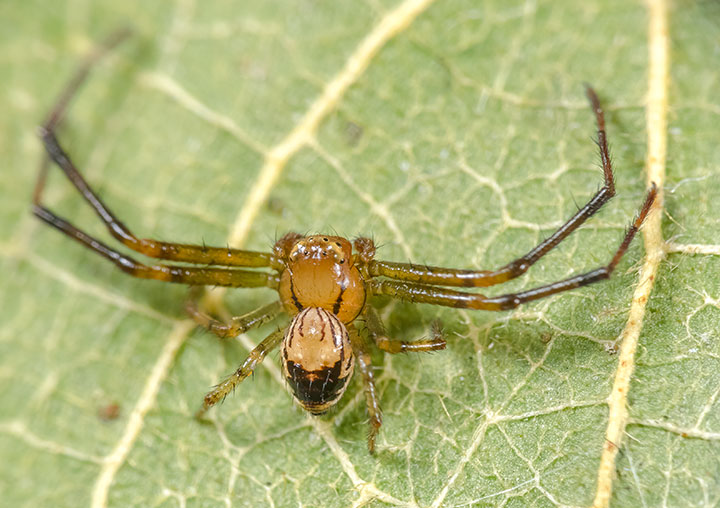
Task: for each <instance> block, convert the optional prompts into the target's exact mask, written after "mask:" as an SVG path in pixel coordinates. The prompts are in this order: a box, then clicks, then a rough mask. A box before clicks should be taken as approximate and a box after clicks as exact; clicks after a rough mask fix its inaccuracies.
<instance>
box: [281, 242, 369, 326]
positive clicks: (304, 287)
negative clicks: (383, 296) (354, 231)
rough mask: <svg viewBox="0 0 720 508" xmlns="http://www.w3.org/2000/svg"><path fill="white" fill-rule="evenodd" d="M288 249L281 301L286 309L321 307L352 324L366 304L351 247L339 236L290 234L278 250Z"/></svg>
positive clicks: (282, 278)
mask: <svg viewBox="0 0 720 508" xmlns="http://www.w3.org/2000/svg"><path fill="white" fill-rule="evenodd" d="M284 251H285V252H287V254H285V256H286V261H285V262H286V266H285V269H284V270H283V271H282V273H281V274H280V286H279V287H278V292H279V293H280V300H281V301H282V303H283V307H284V308H285V312H287V313H288V314H290V315H293V314H296V313H298V312H300V311H301V310H303V309H304V308H306V307H322V308H323V309H325V310H327V311H330V312H332V313H333V314H335V315H336V316H337V317H338V319H340V321H342V322H343V323H351V322H352V321H353V320H354V319H355V318H356V317H357V316H358V314H360V311H362V308H363V307H364V306H365V297H366V291H365V284H364V283H363V277H362V275H361V274H360V271H359V270H358V267H357V266H356V264H355V262H354V259H353V254H352V246H351V245H350V242H348V241H347V240H346V239H345V238H342V237H339V236H324V235H312V236H307V237H302V236H300V235H297V234H296V233H289V234H287V235H285V236H284V237H283V238H281V239H280V241H278V243H277V244H276V248H275V252H284Z"/></svg>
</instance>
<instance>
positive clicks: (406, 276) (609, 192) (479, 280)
mask: <svg viewBox="0 0 720 508" xmlns="http://www.w3.org/2000/svg"><path fill="white" fill-rule="evenodd" d="M585 92H586V94H587V97H588V99H589V100H590V106H591V107H592V110H593V113H595V121H596V123H597V144H598V147H599V148H600V160H601V162H602V168H603V176H604V184H603V186H602V187H601V188H600V189H599V190H598V191H597V192H596V193H595V195H594V196H593V197H592V198H590V201H588V202H587V203H586V204H585V206H583V207H582V208H580V209H579V210H578V211H577V212H575V215H573V216H572V217H570V219H568V221H567V222H565V224H563V225H562V226H560V227H559V228H558V229H557V230H556V231H555V232H554V233H553V234H551V235H550V236H549V237H547V238H546V239H545V240H543V241H542V242H540V244H539V245H537V246H536V247H534V248H533V249H532V250H531V251H530V252H528V253H527V254H525V255H523V256H520V257H519V258H517V259H515V260H513V261H511V262H509V263H508V264H506V265H505V266H503V267H500V268H498V269H497V270H462V269H454V268H442V267H435V266H424V265H415V264H412V263H393V262H389V261H375V260H372V261H370V262H369V263H368V266H367V268H366V269H367V270H368V272H369V276H370V277H389V278H391V279H396V280H402V281H407V282H416V283H419V284H432V285H439V286H453V287H488V286H494V285H496V284H502V283H503V282H507V281H508V280H511V279H515V278H517V277H519V276H521V275H522V274H524V273H525V272H527V271H528V269H529V268H530V267H531V266H532V265H533V264H535V263H536V262H537V261H538V260H539V259H540V258H542V257H543V256H544V255H545V254H547V253H548V252H550V251H551V250H552V249H554V248H555V247H556V246H557V245H558V244H559V243H560V242H562V241H563V240H564V239H565V238H567V237H568V236H569V235H570V234H571V233H572V232H573V231H575V230H576V229H577V228H579V227H580V226H581V225H582V224H583V223H584V222H585V221H586V220H587V219H589V218H590V217H592V216H593V215H594V214H595V213H596V212H597V211H598V210H600V208H602V206H603V205H604V204H605V203H607V202H608V201H609V200H610V198H612V197H613V196H614V195H615V177H614V175H613V171H612V164H611V162H610V154H609V151H608V145H607V136H606V133H605V113H604V112H603V109H602V106H601V105H600V99H598V96H597V94H596V93H595V90H593V89H592V87H590V86H589V85H586V86H585Z"/></svg>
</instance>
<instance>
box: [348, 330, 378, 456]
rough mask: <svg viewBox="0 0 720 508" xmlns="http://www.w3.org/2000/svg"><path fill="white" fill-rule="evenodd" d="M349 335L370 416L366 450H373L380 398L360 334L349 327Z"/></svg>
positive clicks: (366, 349) (371, 451)
mask: <svg viewBox="0 0 720 508" xmlns="http://www.w3.org/2000/svg"><path fill="white" fill-rule="evenodd" d="M348 331H349V334H348V335H349V337H350V344H351V345H352V349H353V354H354V355H355V362H356V363H355V365H356V366H357V368H358V369H359V370H360V374H361V375H362V378H363V390H364V392H365V403H366V404H367V410H368V416H369V417H370V431H369V432H368V450H370V453H374V452H375V436H377V433H378V431H379V430H380V426H381V425H382V410H381V409H380V400H379V397H378V394H377V391H376V388H375V376H374V374H373V367H372V363H371V361H370V352H369V351H368V347H367V344H366V343H365V341H364V340H363V338H362V336H361V335H360V334H359V333H358V332H357V329H355V327H350V329H349V330H348Z"/></svg>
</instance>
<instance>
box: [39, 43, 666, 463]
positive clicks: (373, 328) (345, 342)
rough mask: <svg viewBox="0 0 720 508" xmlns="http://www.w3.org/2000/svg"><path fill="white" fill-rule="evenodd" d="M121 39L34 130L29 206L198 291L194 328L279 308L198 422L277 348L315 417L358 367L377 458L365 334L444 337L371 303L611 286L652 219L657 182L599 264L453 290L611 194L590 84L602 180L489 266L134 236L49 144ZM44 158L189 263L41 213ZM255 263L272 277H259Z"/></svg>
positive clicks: (493, 273) (510, 272)
mask: <svg viewBox="0 0 720 508" xmlns="http://www.w3.org/2000/svg"><path fill="white" fill-rule="evenodd" d="M126 35H127V33H126V32H124V31H123V32H118V33H116V34H114V35H113V36H111V37H110V38H109V39H108V40H107V41H106V42H105V44H104V45H102V46H100V47H98V49H96V50H95V52H94V53H93V54H91V55H90V56H89V57H88V58H87V59H86V60H85V61H84V62H83V63H82V64H81V66H80V67H79V68H78V70H77V71H76V74H75V75H74V77H73V78H72V79H71V80H70V82H69V83H68V85H67V86H66V88H65V89H64V90H63V93H62V94H61V95H60V98H59V99H58V101H57V102H56V104H55V106H54V107H53V108H52V109H51V112H50V114H49V115H48V117H47V119H46V121H45V122H44V124H43V125H42V126H41V127H40V128H39V136H40V138H41V139H42V142H43V144H44V147H45V151H46V155H45V157H44V159H43V163H42V165H41V168H40V173H39V176H38V181H37V185H36V188H35V192H34V196H33V208H32V211H33V213H34V214H35V215H36V216H37V217H38V218H40V219H41V220H42V221H44V222H45V223H47V224H48V225H50V226H52V227H53V228H55V229H57V230H59V231H60V232H62V233H64V234H65V235H67V236H69V237H70V238H72V239H73V240H75V241H77V242H79V243H80V244H81V245H83V246H85V247H87V248H88V249H90V250H91V251H93V252H95V253H97V254H99V255H100V256H102V257H104V258H106V259H108V260H109V261H110V262H112V263H114V264H115V265H116V266H117V267H118V268H119V269H120V270H122V271H123V272H125V273H127V274H129V275H131V276H133V277H139V278H142V279H153V280H158V281H163V282H173V283H180V284H187V285H189V286H191V287H192V288H193V289H191V298H189V300H188V303H187V306H186V307H187V312H188V313H189V315H190V316H191V317H192V318H193V319H194V320H195V321H196V322H197V323H198V324H200V325H202V326H204V327H206V328H207V329H208V330H210V331H211V332H213V333H215V334H217V335H218V336H220V337H236V336H238V335H239V334H242V333H244V332H246V331H248V330H250V329H251V328H254V327H257V326H259V325H261V324H263V323H266V322H268V321H270V320H271V319H273V318H275V317H276V316H277V315H278V314H280V313H282V312H285V313H286V314H288V315H289V316H290V317H291V320H290V324H289V325H288V326H287V327H286V328H285V329H279V330H276V331H273V332H272V333H270V335H268V336H267V337H266V338H265V339H264V340H263V341H262V342H260V344H258V345H257V347H255V349H253V350H252V351H251V352H250V354H249V355H248V357H247V359H246V360H245V361H244V362H243V363H242V365H241V366H240V367H239V368H238V369H237V371H236V372H235V373H233V374H232V375H231V376H229V377H228V378H227V379H225V380H224V381H222V382H221V383H220V384H219V385H217V386H216V387H215V388H214V389H213V390H212V391H210V392H209V393H208V394H207V395H206V396H205V398H204V401H203V404H202V407H201V408H200V409H199V411H198V412H197V415H196V416H197V417H198V418H200V417H202V416H203V415H204V414H205V412H206V411H207V410H208V409H210V408H211V407H212V406H214V405H215V404H217V403H218V402H220V401H222V400H223V399H224V398H225V397H226V396H227V395H228V394H229V393H230V392H231V391H232V390H233V389H234V388H235V387H236V386H237V385H238V384H239V383H240V382H242V381H243V380H244V379H245V378H246V377H248V376H249V375H250V374H251V373H252V372H253V370H254V369H255V368H256V367H257V366H258V365H259V364H260V363H261V362H262V361H263V359H264V358H265V357H266V356H267V354H268V353H269V352H271V351H272V350H274V349H275V348H277V347H280V348H281V358H282V369H283V373H284V376H285V379H286V380H287V383H288V385H289V386H290V388H291V389H292V392H293V394H294V396H295V398H296V400H297V402H298V403H299V404H300V405H301V406H302V407H303V408H304V409H306V410H307V411H308V412H310V413H312V414H313V415H319V414H322V413H324V412H326V411H327V410H328V409H330V408H331V407H333V406H334V405H335V404H336V403H337V402H338V400H339V399H340V398H341V397H342V395H343V393H344V392H345V389H346V388H347V385H348V381H349V380H350V377H351V376H352V374H353V371H354V370H355V369H357V370H359V371H360V374H361V376H362V382H363V388H364V394H365V400H366V403H367V410H368V413H369V433H368V449H369V451H370V453H373V451H374V449H375V438H376V435H377V433H378V430H379V429H380V426H381V424H382V414H381V410H380V404H379V401H378V394H377V391H376V387H375V380H374V374H373V368H372V365H371V362H370V354H369V345H368V339H372V341H373V342H375V344H376V345H377V347H378V348H380V349H381V350H382V351H385V352H387V353H410V352H426V351H436V350H440V349H444V348H445V345H446V342H445V339H444V338H443V337H442V334H441V333H439V332H437V331H436V332H435V333H433V334H431V336H430V337H429V338H425V339H421V340H416V341H412V342H407V341H399V340H391V339H390V338H388V335H387V333H386V332H385V329H384V327H383V325H382V323H381V320H380V318H379V316H378V314H377V311H375V310H374V309H373V307H372V306H371V305H370V304H369V303H368V301H369V299H370V297H372V296H375V295H386V296H389V297H392V298H399V299H401V300H407V301H410V302H414V303H427V304H433V305H442V306H447V307H455V308H463V309H479V310H491V311H503V310H509V309H514V308H515V307H517V306H518V305H521V304H523V303H525V302H530V301H533V300H537V299H539V298H544V297H546V296H550V295H554V294H557V293H560V292H563V291H568V290H570V289H575V288H578V287H581V286H586V285H588V284H592V283H595V282H598V281H601V280H603V279H607V278H608V277H609V276H610V274H611V273H612V272H613V270H614V269H615V267H616V266H617V264H618V262H619V261H620V259H621V257H622V256H623V254H624V253H625V251H626V250H627V248H628V246H629V245H630V242H631V241H632V239H633V237H634V236H635V234H636V232H637V231H638V229H639V227H640V226H641V224H642V223H643V221H644V220H645V218H646V217H647V215H648V213H649V212H650V209H651V207H652V204H653V202H654V200H655V198H656V195H657V190H656V187H655V184H651V186H650V189H649V191H648V193H647V196H646V198H645V201H644V203H643V204H642V206H641V208H640V211H639V212H638V214H637V216H636V218H635V219H634V220H633V222H632V223H631V225H630V227H629V228H628V230H627V232H626V234H625V237H624V238H623V240H622V242H621V243H620V246H619V247H618V249H617V250H616V251H615V254H614V255H613V257H612V259H611V260H610V262H609V263H608V264H607V265H605V266H602V267H600V268H596V269H595V270H591V271H589V272H587V273H583V274H580V275H576V276H573V277H570V278H567V279H564V280H560V281H557V282H553V283H550V284H546V285H544V286H540V287H536V288H533V289H529V290H525V291H520V292H517V293H509V294H503V295H499V296H492V297H487V296H484V295H482V294H479V293H476V292H466V291H458V290H456V289H451V288H478V287H488V286H494V285H496V284H501V283H503V282H506V281H508V280H511V279H514V278H516V277H519V276H520V275H522V274H524V273H525V272H526V271H527V270H528V269H529V268H530V267H531V266H532V265H533V264H534V263H535V262H537V261H538V260H539V259H540V258H541V257H543V256H544V255H545V254H547V253H548V252H549V251H550V250H551V249H553V248H554V247H556V246H557V245H558V244H559V243H560V242H561V241H562V240H564V239H565V238H567V237H568V235H570V234H571V233H572V232H573V231H575V230H576V229H577V228H578V227H579V226H580V225H581V224H582V223H583V222H585V221H586V220H587V219H588V218H589V217H591V216H592V215H593V214H595V212H597V211H598V210H599V209H600V207H602V206H603V205H604V204H605V203H606V202H607V201H608V200H609V199H610V198H611V197H612V196H613V195H614V194H615V184H614V178H613V172H612V167H611V163H610V157H609V154H608V146H607V140H606V135H605V118H604V113H603V109H602V107H601V105H600V101H599V100H598V97H597V95H596V93H595V91H594V90H593V89H592V88H591V87H590V86H587V85H586V93H587V96H588V98H589V100H590V104H591V106H592V110H593V112H594V114H595V119H596V122H597V129H598V131H597V144H598V146H599V149H600V158H601V161H602V168H603V174H604V185H603V186H602V187H601V188H600V189H599V190H598V191H597V193H596V194H595V195H594V196H593V197H592V198H591V199H590V201H588V202H587V203H586V204H585V205H584V206H583V207H581V208H579V209H578V211H577V212H576V213H575V214H574V215H573V216H572V217H571V218H570V219H569V220H568V221H567V222H566V223H565V224H563V225H562V226H560V228H558V230H557V231H555V232H554V233H553V234H551V235H550V236H549V237H547V238H546V239H545V240H543V241H542V242H540V244H539V245H538V246H537V247H535V248H533V249H532V250H531V251H530V252H528V253H527V254H524V255H523V256H520V257H519V258H517V259H515V260H513V261H511V262H510V263H508V264H506V265H505V266H503V267H501V268H498V269H496V270H462V269H454V268H440V267H432V266H421V265H415V264H411V263H396V262H390V261H379V260H376V259H375V245H374V244H373V241H372V240H371V239H369V238H363V237H360V238H357V239H356V240H355V241H354V242H353V243H351V242H350V241H349V240H347V239H345V238H342V237H339V236H334V235H322V234H320V235H309V236H305V235H301V234H298V233H288V234H286V235H285V236H283V237H282V238H280V240H278V241H277V242H276V243H275V245H274V246H273V248H272V251H271V252H254V251H249V250H240V249H233V248H229V247H208V246H205V245H191V244H181V243H169V242H163V241H158V240H152V239H143V238H138V237H137V236H135V234H133V233H132V232H131V231H130V229H128V228H127V227H126V226H125V225H124V224H123V223H122V222H121V221H120V220H119V219H118V218H117V217H116V216H115V215H114V214H113V213H112V212H111V211H110V209H109V208H108V207H107V206H106V205H105V203H104V202H103V201H102V200H101V199H100V197H99V196H98V195H97V194H96V193H95V191H93V189H92V188H91V187H90V185H89V184H88V183H87V182H86V181H85V179H84V178H83V176H82V175H81V174H80V172H79V171H78V169H77V167H76V166H75V165H74V164H73V162H72V160H71V159H70V156H69V155H68V154H67V153H66V152H65V151H64V150H63V148H62V146H61V145H60V143H59V141H58V139H57V137H56V128H57V126H58V124H59V123H60V122H61V120H62V118H63V117H64V115H65V112H66V110H67V106H68V103H69V102H70V100H71V99H72V97H73V96H74V95H75V94H76V92H77V90H78V88H79V87H80V85H81V84H82V83H83V82H84V80H85V79H86V77H87V75H88V73H89V71H90V69H91V68H92V66H93V65H94V64H95V62H96V61H97V60H98V59H99V58H100V57H101V56H102V55H103V54H104V53H106V52H107V51H108V50H109V49H110V48H112V47H114V46H115V45H117V44H118V43H119V42H120V41H121V40H123V39H124V38H125V36H126ZM50 161H52V162H54V163H55V164H56V165H57V166H58V167H59V168H60V169H61V170H62V172H63V173H64V174H65V176H66V177H67V178H68V179H69V180H70V182H71V183H72V184H73V185H74V186H75V188H76V189H77V190H78V191H79V193H80V194H81V195H82V197H83V198H84V199H85V201H87V203H88V204H89V205H90V206H91V207H92V209H93V210H94V211H95V213H96V214H97V215H98V216H99V217H100V219H101V220H102V222H103V223H104V224H105V226H106V227H107V229H108V231H109V232H110V234H111V235H112V236H113V237H115V239H116V240H118V241H119V242H120V243H122V244H124V245H125V246H126V247H129V248H130V249H132V250H134V251H136V252H138V253H140V254H143V255H145V256H148V257H151V258H157V259H162V260H166V261H175V262H180V263H185V264H144V263H141V262H139V261H136V260H135V259H134V258H132V257H130V256H128V255H126V254H123V253H121V252H119V251H117V250H115V249H113V248H111V247H109V246H108V245H106V244H105V243H103V242H101V241H100V240H97V239H96V238H94V237H92V236H90V235H88V234H87V233H85V232H84V231H82V230H80V229H78V228H77V227H75V226H74V225H73V224H71V223H70V222H68V221H67V220H65V219H63V218H62V217H60V216H58V215H57V214H55V213H54V212H52V211H50V210H49V209H48V208H46V207H45V206H44V205H43V204H42V194H43V188H44V186H45V179H46V174H47V168H48V165H49V162H50ZM353 248H354V249H353ZM259 268H265V269H269V270H265V271H263V270H257V269H259ZM202 286H226V287H232V288H257V287H269V288H272V289H274V290H276V291H277V292H278V295H279V298H278V299H277V300H276V301H274V302H272V303H270V304H268V305H265V306H264V307H261V308H259V309H257V310H254V311H252V312H250V313H248V314H245V315H244V316H240V317H234V318H233V319H232V320H231V321H229V322H221V321H219V320H217V319H215V318H213V317H211V316H210V315H208V314H205V313H204V312H203V311H202V310H200V308H199V306H198V304H197V303H196V302H197V294H198V291H197V289H198V288H200V287H202ZM358 319H360V320H362V321H364V322H365V325H366V328H367V333H365V334H361V333H360V332H359V330H358V328H357V327H356V325H355V321H356V320H358Z"/></svg>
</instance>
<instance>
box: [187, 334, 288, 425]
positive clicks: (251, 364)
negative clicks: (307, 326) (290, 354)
mask: <svg viewBox="0 0 720 508" xmlns="http://www.w3.org/2000/svg"><path fill="white" fill-rule="evenodd" d="M284 335H285V331H284V330H276V331H274V332H273V333H271V334H270V335H268V336H267V337H265V339H264V340H263V341H262V342H261V343H260V344H258V345H257V346H255V349H253V350H252V351H250V354H249V355H248V357H247V358H246V359H245V361H244V362H243V364H242V365H241V366H240V368H239V369H238V370H237V371H235V373H234V374H232V375H231V376H230V377H228V378H227V379H226V380H225V381H223V382H222V383H220V384H219V385H217V386H216V387H215V388H214V389H213V390H212V391H211V392H209V393H208V394H207V395H205V399H204V400H203V405H202V407H201V408H200V409H199V410H198V411H197V413H195V418H198V419H200V418H202V417H203V415H204V414H205V413H206V412H207V410H208V409H210V408H211V407H212V406H214V405H215V404H217V403H218V402H220V401H221V400H223V399H224V398H225V397H227V395H228V394H229V393H230V392H231V391H233V390H234V389H235V387H236V386H237V385H239V384H240V383H241V382H242V381H243V380H244V379H245V378H246V377H248V376H249V375H250V374H252V372H253V370H255V367H257V366H258V365H259V364H260V363H262V361H263V360H264V359H265V356H267V354H268V353H269V352H270V351H272V350H273V349H275V348H276V347H278V345H279V344H280V343H281V342H282V340H283V337H284Z"/></svg>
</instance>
